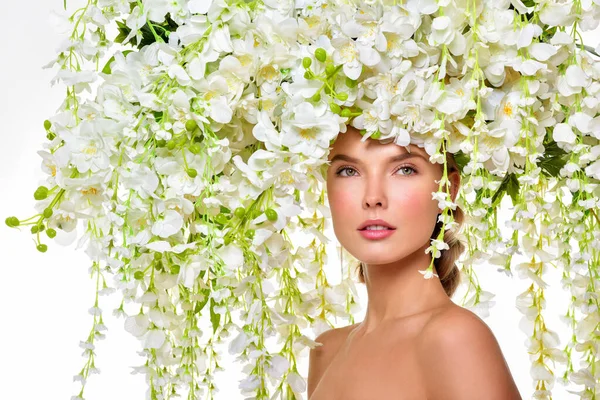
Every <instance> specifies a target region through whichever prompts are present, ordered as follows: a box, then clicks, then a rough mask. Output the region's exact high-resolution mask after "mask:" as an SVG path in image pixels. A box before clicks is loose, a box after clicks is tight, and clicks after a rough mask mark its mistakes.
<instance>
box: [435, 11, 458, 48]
mask: <svg viewBox="0 0 600 400" xmlns="http://www.w3.org/2000/svg"><path fill="white" fill-rule="evenodd" d="M454 35H455V31H454V28H453V27H452V25H451V22H450V18H449V17H448V16H446V15H443V16H440V17H435V18H434V19H433V21H432V22H431V35H430V36H429V44H430V45H431V46H440V45H444V44H445V45H449V44H450V43H451V42H452V40H454Z"/></svg>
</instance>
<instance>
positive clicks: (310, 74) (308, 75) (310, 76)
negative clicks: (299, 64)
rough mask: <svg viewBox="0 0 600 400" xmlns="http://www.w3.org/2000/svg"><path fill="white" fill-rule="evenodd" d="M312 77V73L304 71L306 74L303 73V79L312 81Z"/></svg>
mask: <svg viewBox="0 0 600 400" xmlns="http://www.w3.org/2000/svg"><path fill="white" fill-rule="evenodd" d="M314 77H315V74H313V72H312V71H306V72H305V73H304V79H312V78H314Z"/></svg>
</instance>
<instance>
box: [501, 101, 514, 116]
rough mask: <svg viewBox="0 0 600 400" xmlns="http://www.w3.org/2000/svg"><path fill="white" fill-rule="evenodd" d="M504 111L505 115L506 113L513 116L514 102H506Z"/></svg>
mask: <svg viewBox="0 0 600 400" xmlns="http://www.w3.org/2000/svg"><path fill="white" fill-rule="evenodd" d="M502 112H503V113H504V115H506V116H507V117H511V116H512V114H513V109H512V104H510V103H506V104H505V105H504V109H503V110H502Z"/></svg>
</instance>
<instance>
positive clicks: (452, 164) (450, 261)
mask: <svg viewBox="0 0 600 400" xmlns="http://www.w3.org/2000/svg"><path fill="white" fill-rule="evenodd" d="M446 160H447V162H448V172H452V171H460V169H459V167H458V165H457V164H456V161H455V159H454V156H453V155H452V153H449V152H448V153H446ZM450 213H451V215H452V216H453V218H454V221H455V222H456V223H457V224H458V226H456V228H455V230H446V232H444V242H446V243H447V244H448V247H449V249H448V250H442V251H441V255H440V257H439V258H436V259H435V260H434V263H433V265H434V267H435V270H436V273H437V274H438V275H439V279H440V282H441V283H442V286H443V287H444V291H445V292H446V294H447V295H448V297H452V295H453V294H454V292H455V291H456V289H457V288H458V285H459V284H460V270H459V269H458V267H457V266H456V260H457V259H458V258H459V257H460V255H461V254H462V253H463V251H464V250H465V245H464V244H463V242H462V241H461V240H460V238H459V236H458V231H459V230H460V228H461V227H462V224H463V222H464V219H465V215H464V212H463V210H462V209H461V208H460V207H458V206H457V207H456V209H455V210H450ZM442 226H443V223H442V222H439V221H438V222H437V223H436V225H435V229H434V230H433V233H432V234H431V238H432V239H433V238H435V237H437V235H438V234H439V232H440V230H441V229H442ZM357 270H358V281H359V282H360V283H365V275H364V265H363V263H362V262H359V264H358V268H357Z"/></svg>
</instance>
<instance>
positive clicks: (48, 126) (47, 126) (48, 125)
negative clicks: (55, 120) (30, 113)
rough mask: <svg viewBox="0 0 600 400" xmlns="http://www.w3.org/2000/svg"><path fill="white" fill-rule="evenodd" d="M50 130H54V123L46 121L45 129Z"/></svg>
mask: <svg viewBox="0 0 600 400" xmlns="http://www.w3.org/2000/svg"><path fill="white" fill-rule="evenodd" d="M50 128H52V122H50V121H48V120H45V121H44V129H45V130H49V129H50Z"/></svg>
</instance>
